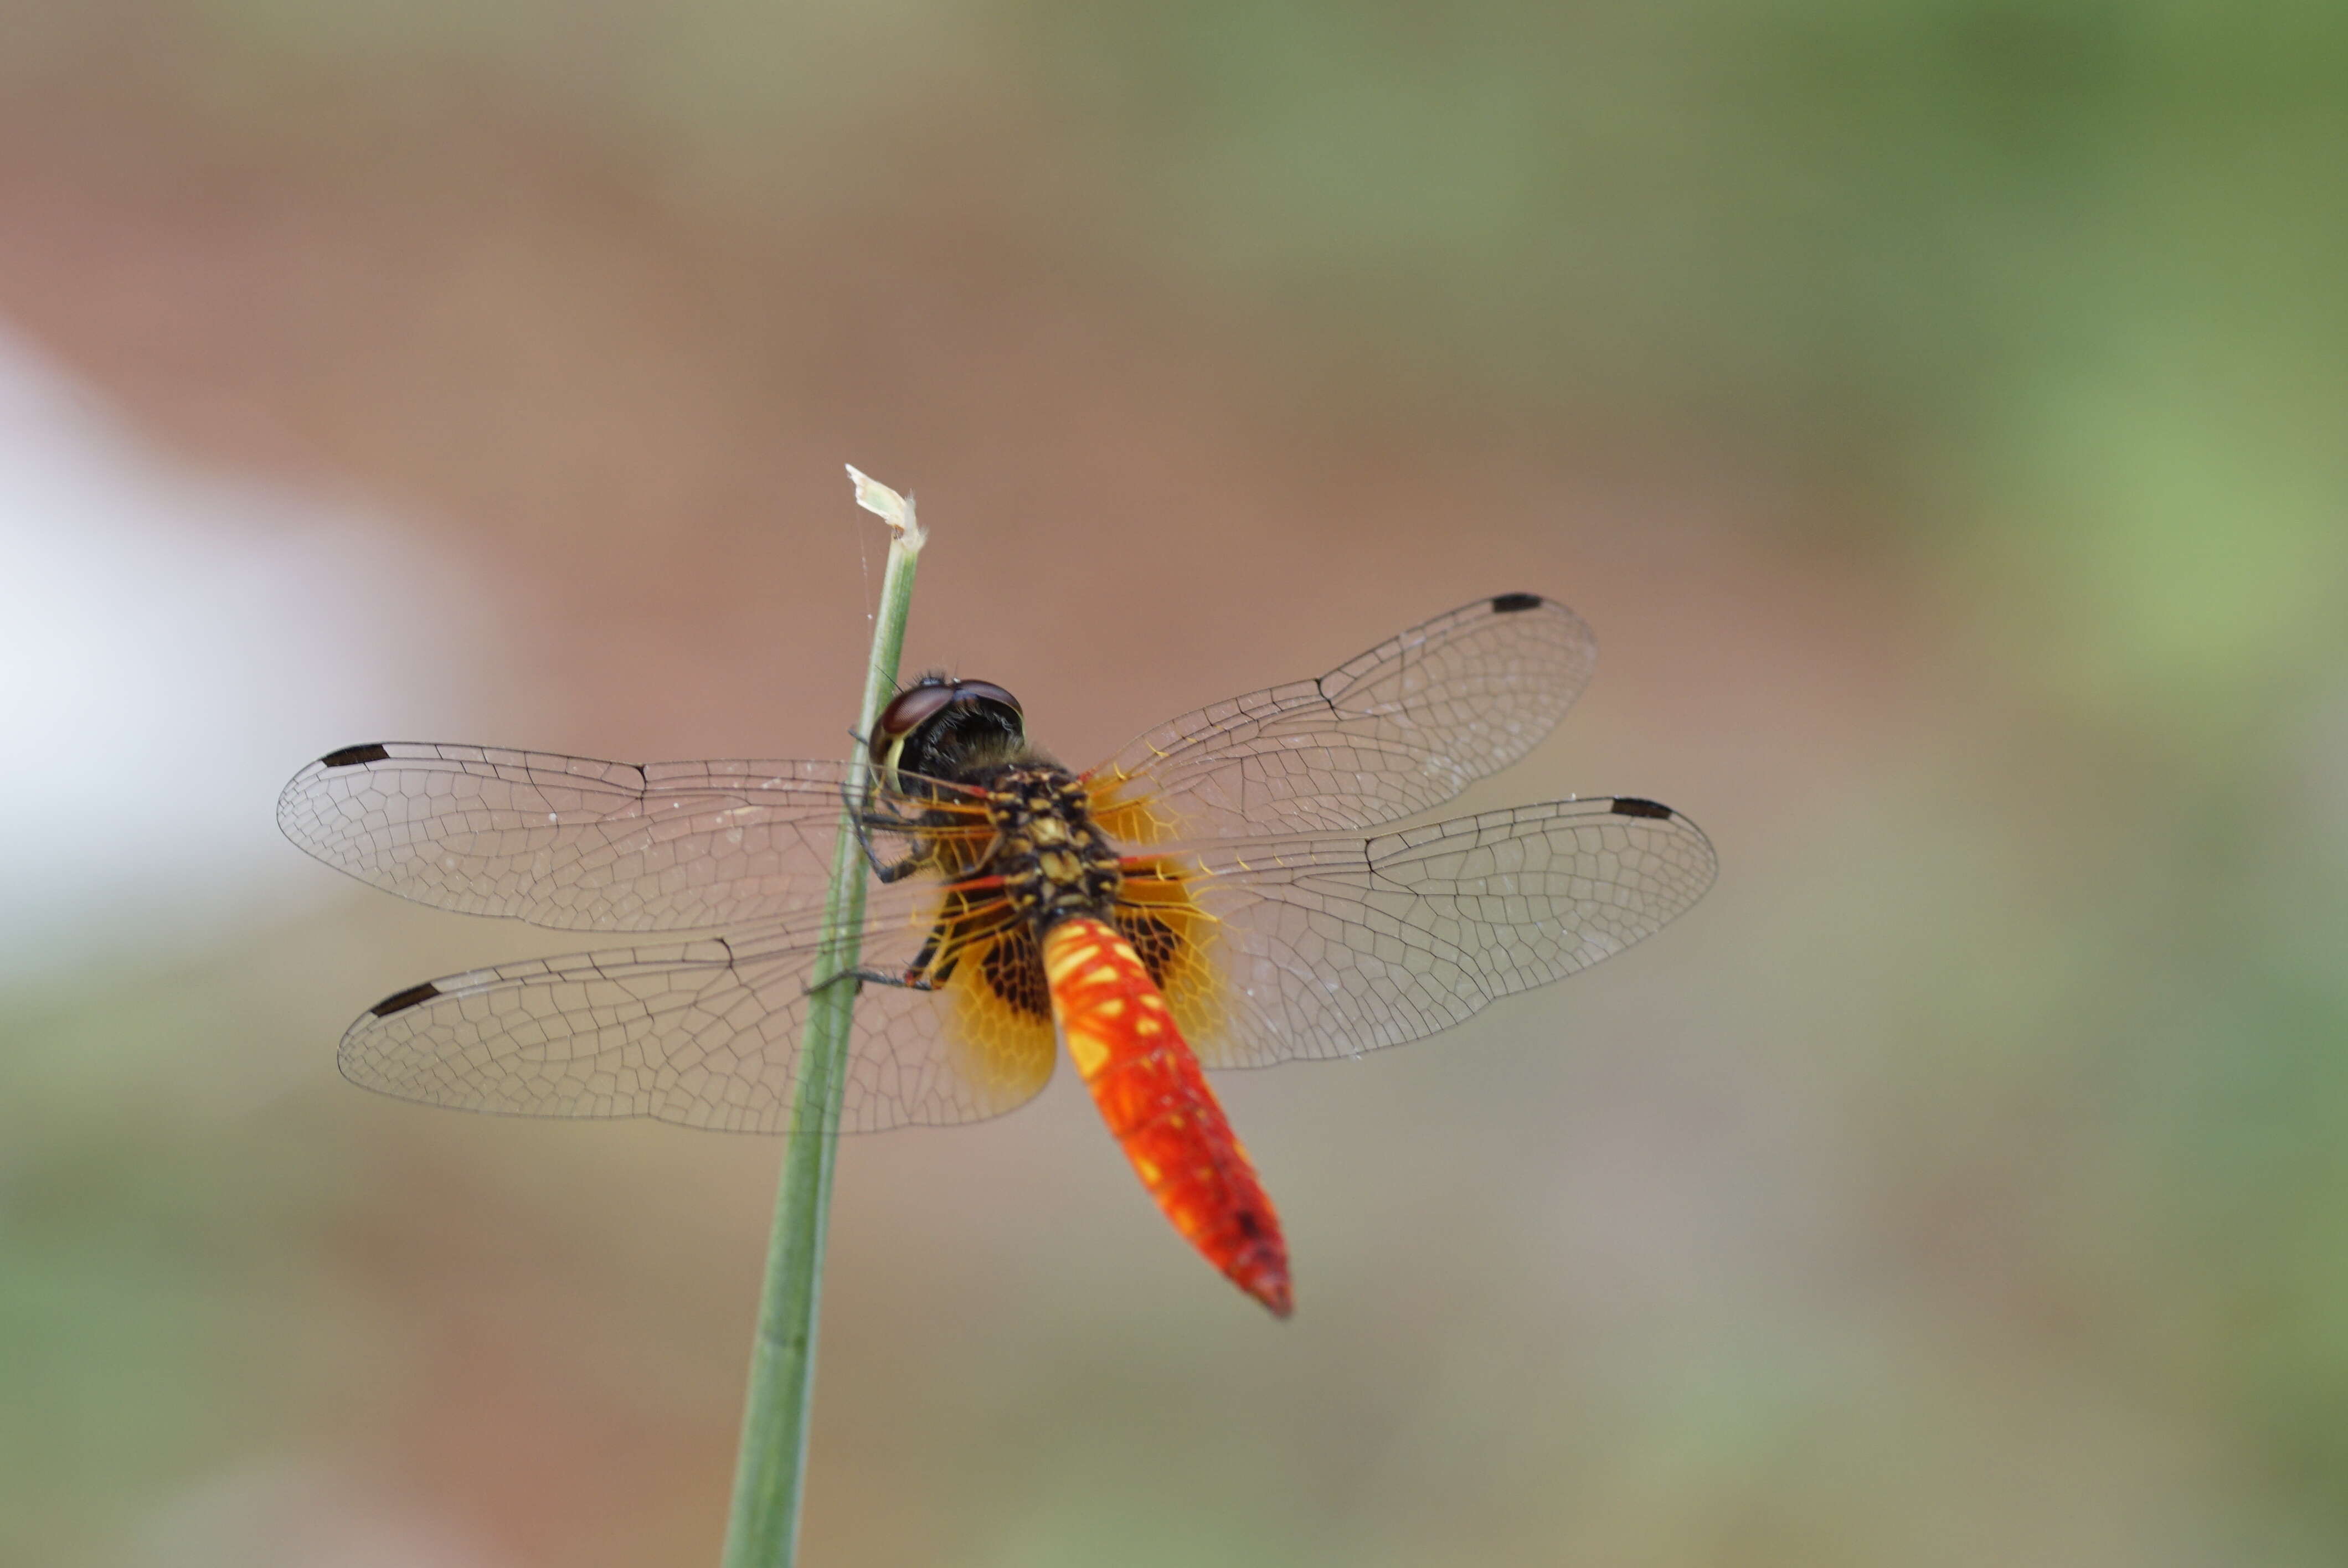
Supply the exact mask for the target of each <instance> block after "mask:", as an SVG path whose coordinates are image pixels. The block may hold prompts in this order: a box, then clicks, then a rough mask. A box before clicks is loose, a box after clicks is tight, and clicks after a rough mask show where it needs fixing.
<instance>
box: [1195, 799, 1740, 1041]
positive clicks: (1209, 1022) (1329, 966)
mask: <svg viewBox="0 0 2348 1568" xmlns="http://www.w3.org/2000/svg"><path fill="white" fill-rule="evenodd" d="M1193 864H1194V865H1195V866H1196V869H1197V871H1198V873H1199V875H1198V876H1196V877H1195V879H1194V880H1192V881H1191V882H1190V883H1189V884H1188V886H1189V889H1190V894H1191V897H1194V898H1195V899H1196V901H1197V903H1198V905H1199V907H1200V908H1201V909H1202V910H1203V911H1204V912H1205V913H1206V914H1207V915H1208V916H1209V917H1211V920H1212V922H1213V923H1212V924H1211V926H1210V935H1209V936H1208V937H1206V938H1205V940H1206V941H1207V942H1209V943H1210V944H1211V952H1210V961H1211V964H1212V967H1213V968H1214V969H1215V970H1216V972H1217V976H1218V979H1219V982H1220V983H1219V987H1218V992H1219V994H1218V995H1217V996H1216V997H1215V998H1214V999H1213V1002H1212V1005H1211V1006H1210V1007H1208V1008H1205V1009H1201V1022H1200V1032H1201V1033H1202V1034H1203V1035H1205V1036H1206V1038H1205V1039H1203V1040H1197V1041H1194V1042H1193V1043H1194V1044H1196V1045H1197V1046H1198V1048H1199V1051H1200V1060H1202V1061H1205V1062H1206V1063H1207V1064H1208V1065H1209V1066H1210V1067H1261V1066H1265V1065H1268V1064H1270V1063H1272V1062H1276V1061H1294V1060H1297V1059H1300V1058H1319V1057H1334V1056H1348V1055H1358V1054H1360V1053H1361V1052H1363V1051H1365V1050H1378V1049H1379V1048H1381V1047H1384V1046H1389V1045H1400V1044H1402V1043H1403V1042H1405V1041H1406V1040H1418V1039H1421V1038H1423V1037H1425V1036H1426V1035H1429V1034H1433V1033H1434V1032H1435V1031H1436V1030H1441V1029H1448V1028H1449V1027H1450V1026H1451V1025H1453V1024H1456V1023H1458V1022H1460V1021H1461V1020H1465V1019H1467V1018H1468V1017H1470V1016H1471V1015H1473V1014H1474V1013H1476V1012H1477V1011H1478V1010H1479V1009H1482V1008H1483V1007H1484V1006H1485V1005H1486V1004H1487V1003H1488V1002H1491V1001H1493V1000H1495V999H1498V998H1500V997H1504V996H1511V995H1514V994H1515V993H1516V992H1518V991H1521V990H1527V989H1531V988H1532V987H1534V986H1540V985H1547V984H1548V983H1549V982H1550V981H1551V980H1556V979H1563V978H1564V977H1565V976H1567V975H1570V974H1573V973H1576V972H1577V971H1579V970H1581V969H1585V968H1589V967H1590V966H1591V965H1592V964H1594V963H1596V962H1598V961H1599V960H1600V959H1601V958H1608V957H1610V956H1612V954H1615V953H1619V952H1621V951H1622V949H1623V948H1627V947H1629V946H1630V945H1631V944H1632V943H1633V942H1636V941H1638V940H1639V939H1640V938H1643V937H1646V936H1649V935H1651V934H1653V932H1655V931H1656V930H1659V929H1660V928H1662V927H1663V926H1664V925H1665V924H1667V923H1668V922H1669V921H1670V920H1672V919H1673V917H1675V916H1677V915H1679V914H1680V913H1681V912H1682V911H1683V910H1684V909H1686V908H1687V907H1689V906H1690V905H1692V904H1694V902H1695V901H1696V899H1697V898H1699V897H1702V896H1703V894H1704V889H1705V888H1707V887H1709V886H1711V885H1712V880H1713V875H1714V871H1715V859H1714V856H1713V851H1712V845H1711V844H1710V843H1709V842H1708V841H1707V840H1706V839H1705V838H1704V834H1703V833H1702V832H1701V831H1699V830H1698V829H1697V827H1696V825H1694V823H1692V822H1690V821H1688V820H1687V818H1685V817H1684V816H1682V815H1679V814H1678V813H1676V812H1674V811H1672V810H1671V809H1670V808H1669V807H1667V806H1662V805H1658V804H1654V803H1653V802H1652V801H1643V800H1633V799H1629V798H1620V799H1602V798H1601V799H1591V800H1575V801H1557V802H1551V803H1550V804H1542V805H1527V806H1518V807H1514V808H1512V809H1510V810H1507V811H1494V812H1487V813H1485V814H1483V815H1479V816H1469V817H1461V818H1458V819H1457V820H1455V821H1451V822H1443V823H1437V824H1434V825H1431V826H1426V827H1416V828H1410V829H1407V830H1405V831H1403V832H1399V833H1390V834H1384V835H1379V836H1377V837H1374V838H1362V837H1350V836H1340V835H1315V836H1309V837H1300V838H1291V839H1264V840H1258V841H1251V842H1235V843H1233V844H1231V845H1220V846H1214V847H1210V848H1209V849H1207V850H1205V851H1204V852H1202V853H1200V855H1198V856H1197V857H1196V859H1195V861H1194V862H1193Z"/></svg>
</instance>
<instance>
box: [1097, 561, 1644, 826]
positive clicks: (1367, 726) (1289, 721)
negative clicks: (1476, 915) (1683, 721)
mask: <svg viewBox="0 0 2348 1568" xmlns="http://www.w3.org/2000/svg"><path fill="white" fill-rule="evenodd" d="M1597 661H1598V644H1597V641H1596V639H1594V638H1593V637H1592V636H1591V632H1590V628H1589V627H1588V626H1586V625H1585V624H1583V622H1582V620H1581V617H1580V616H1578V615H1576V614H1574V613H1573V611H1571V610H1568V609H1567V608H1566V607H1565V606H1563V605H1561V604H1559V603H1557V602H1556V601H1555V600H1546V599H1542V598H1540V597H1539V596H1538V595H1535V594H1529V593H1511V594H1502V595H1500V596H1499V597H1498V598H1495V599H1481V600H1477V601H1476V602H1475V603H1473V604H1469V605H1465V606H1462V607H1461V608H1460V609H1457V610H1453V611H1452V612H1451V613H1450V614H1448V615H1442V616H1437V618H1436V619H1435V620H1430V621H1428V622H1426V624H1425V625H1423V626H1416V627H1413V628H1412V629H1411V630H1408V631H1406V632H1404V633H1402V634H1401V635H1400V636H1398V637H1395V638H1392V639H1390V640H1388V641H1385V642H1383V643H1381V644H1379V645H1378V646H1377V647H1375V648H1373V649H1371V650H1370V651H1368V652H1366V653H1365V654H1363V655H1362V656H1361V657H1360V658H1358V659H1354V660H1350V661H1347V662H1345V663H1344V664H1341V665H1339V666H1338V667H1337V668H1336V669H1334V670H1333V671H1330V672H1329V673H1328V674H1326V675H1323V676H1322V677H1321V678H1320V679H1319V680H1317V681H1300V682H1294V683H1292V684H1290V685H1286V686H1275V687H1272V689H1271V690H1269V691H1264V692H1254V693H1252V694H1251V695H1249V696H1245V697H1234V698H1232V699H1231V700H1230V701H1229V702H1218V703H1216V704H1215V705H1214V706H1212V707H1210V708H1202V709H1200V710H1199V711H1198V712H1195V713H1189V714H1185V715H1184V716H1183V717H1181V718H1179V719H1177V720H1175V721H1174V722H1173V723H1169V724H1167V725H1166V726H1164V727H1163V728H1161V729H1158V730H1155V731H1152V732H1151V733H1148V734H1146V735H1143V736H1141V737H1140V738H1139V739H1138V740H1136V741H1135V742H1134V743H1132V744H1130V745H1128V746H1127V747H1126V748H1125V750H1124V751H1122V752H1120V753H1117V756H1116V757H1115V758H1113V759H1112V760H1111V761H1110V762H1108V763H1107V764H1104V765H1102V766H1101V767H1099V768H1097V769H1095V770H1094V771H1093V773H1092V774H1090V775H1088V778H1089V781H1090V782H1091V783H1092V784H1093V786H1094V790H1095V795H1096V801H1097V808H1096V809H1097V812H1098V814H1099V815H1100V819H1101V821H1102V823H1103V825H1104V826H1106V827H1107V829H1108V831H1109V832H1110V833H1111V834H1113V835H1116V836H1117V837H1119V838H1122V839H1124V840H1126V841H1128V842H1131V843H1138V844H1162V843H1167V842H1169V841H1174V840H1179V839H1185V838H1204V837H1210V836H1221V835H1239V834H1261V833H1264V832H1267V831H1269V832H1308V831H1330V830H1337V829H1343V828H1349V827H1369V826H1375V825H1377V824H1380V823H1385V822H1395V821H1398V820H1400V819H1401V818H1403V817H1406V816H1410V815H1416V814H1417V813H1419V812H1422V811H1426V810H1428V809H1430V808H1432V807H1434V806H1437V805H1440V804H1442V803H1443V802H1445V801H1447V800H1449V799H1451V798H1452V797H1453V796H1454V795H1457V794H1458V793H1459V792H1460V791H1461V790H1463V789H1465V788H1467V787H1468V784H1470V783H1472V782H1474V781H1475V780H1477V779H1479V778H1482V777H1484V776H1485V775H1486V774H1492V773H1496V772H1498V770H1499V769H1501V768H1504V767H1507V766H1508V765H1509V764H1510V763H1513V762H1515V761H1517V760H1518V759H1519V758H1520V757H1522V756H1523V755H1524V754H1525V753H1527V752H1529V751H1530V750H1532V748H1533V747H1534V746H1535V745H1536V744H1537V743H1540V740H1541V738H1542V737H1543V736H1545V735H1547V734H1548V733H1550V730H1551V729H1553V728H1554V727H1555V726H1556V724H1557V722H1558V720H1560V718H1562V717H1564V715H1565V711H1566V709H1567V708H1569V707H1570V706H1571V705H1572V703H1573V700H1574V699H1575V698H1576V697H1578V696H1580V695H1581V689H1582V688H1583V687H1584V686H1585V685H1587V684H1589V682H1590V676H1591V671H1592V670H1593V669H1595V668H1596V666H1597Z"/></svg>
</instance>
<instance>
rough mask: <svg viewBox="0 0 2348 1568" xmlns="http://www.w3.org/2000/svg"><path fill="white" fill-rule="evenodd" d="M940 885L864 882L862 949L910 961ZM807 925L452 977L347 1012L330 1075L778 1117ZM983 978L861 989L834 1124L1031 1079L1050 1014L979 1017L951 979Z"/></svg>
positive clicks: (455, 1101)
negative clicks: (870, 894) (870, 902)
mask: <svg viewBox="0 0 2348 1568" xmlns="http://www.w3.org/2000/svg"><path fill="white" fill-rule="evenodd" d="M939 898H940V892H939V889H938V888H937V887H936V886H934V885H932V886H922V887H915V886H902V887H898V888H890V889H883V890H881V892H880V893H879V894H876V895H875V906H876V907H875V908H874V909H873V910H872V912H871V914H870V917H869V918H868V920H867V923H866V932H865V939H864V951H863V955H862V958H861V962H862V964H863V966H864V967H865V968H868V969H870V970H873V971H876V972H880V973H883V974H887V973H901V972H902V971H904V970H905V969H906V968H909V967H911V964H912V962H913V960H914V959H915V958H916V957H917V956H918V954H919V951H920V949H921V948H922V944H923V943H924V942H925V941H926V940H927V937H928V933H929V930H930V927H931V916H932V912H933V911H934V908H935V906H936V905H937V903H938V902H939ZM881 906H886V907H881ZM821 937H822V931H821V928H820V917H809V918H803V919H799V920H796V921H789V922H777V923H774V924H772V925H769V926H766V927H742V928H737V929H736V930H734V931H732V932H729V933H728V934H727V935H726V936H725V937H723V938H705V939H703V940H699V941H690V942H680V943H665V944H660V945H656V946H647V947H633V948H605V949H602V950H601V951H597V952H591V953H576V954H572V955H569V956H566V957H563V958H544V959H539V960H534V961H530V962H525V963H518V964H503V965H499V966H498V967H497V968H487V969H476V970H473V971H471V972H469V973H467V974H461V975H451V976H448V977H447V978H446V979H438V980H434V981H431V982H429V983H428V984H427V985H423V986H417V987H414V988H411V989H408V990H406V991H402V992H399V993H398V994H396V995H395V996H392V997H387V998H386V999H384V1000H383V1001H381V1002H378V1003H377V1004H376V1006H375V1007H374V1008H373V1009H369V1010H368V1011H367V1012H366V1014H364V1015H362V1016H361V1017H360V1019H359V1020H358V1021H357V1022H355V1023H354V1024H353V1025H351V1027H350V1030H348V1032H346V1033H345V1035H344V1036H343V1043H342V1051H341V1062H342V1069H343V1073H344V1075H345V1077H347V1078H349V1079H350V1080H351V1081H353V1082H355V1083H358V1084H361V1085H363V1086H365V1087H366V1088H369V1089H374V1090H379V1091H382V1092H384V1093H386V1094H392V1095H396V1096H398V1097H400V1098H402V1099H406V1100H417V1101H424V1102H429V1103H431V1104H436V1105H451V1106H459V1107H463V1108H465V1109H468V1110H474V1111H489V1112H505V1113H508V1114H514V1115H528V1116H581V1117H608V1116H649V1117H654V1118H655V1119H657V1120H660V1121H664V1122H681V1123H683V1124H685V1125H687V1126H693V1127H709V1128H717V1129H722V1130H726V1131H730V1132H781V1131H783V1130H784V1129H785V1127H786V1126H787V1125H788V1120H789V1116H790V1109H791V1096H792V1091H793V1083H794V1081H795V1077H796V1074H797V1071H798V1058H799V1040H800V1037H801V1033H802V1031H803V1030H804V1029H805V1026H806V1021H807V1005H808V980H809V979H810V978H811V976H812V974H813V971H814V968H815V960H816V956H817V952H818V949H819V946H820V939H821ZM984 979H985V976H984V973H983V968H981V967H980V965H979V964H978V963H976V962H973V963H970V964H968V965H967V966H966V967H965V970H963V971H958V972H957V975H956V977H955V979H954V981H953V983H951V984H949V985H948V986H947V987H946V988H944V989H939V990H921V989H909V988H906V987H901V986H882V985H872V986H867V987H865V988H864V990H863V994H862V995H861V996H860V998H859V999H858V1001H857V1004H856V1010H855V1018H854V1033H853V1035H852V1036H851V1038H850V1046H849V1057H848V1080H849V1081H848V1085H847V1091H846V1094H845V1096H844V1102H843V1109H842V1112H841V1118H840V1122H839V1127H838V1129H837V1130H838V1131H840V1132H877V1131H880V1130H882V1129H885V1128H890V1127H901V1126H906V1125H909V1124H931V1125H935V1124H942V1123H946V1122H974V1121H978V1120H981V1119H983V1118H984V1117H988V1116H993V1115H996V1114H999V1113H1001V1112H1004V1111H1008V1110H1010V1109H1012V1108H1013V1107H1014V1106H1016V1105H1019V1104H1022V1103H1024V1102H1026V1101H1027V1100H1029V1099H1031V1098H1033V1097H1034V1096H1035V1094H1036V1093H1037V1092H1038V1091H1041V1090H1042V1089H1043V1087H1044V1084H1045V1082H1046V1081H1048V1080H1049V1079H1050V1077H1051V1072H1052V1037H1051V1030H1050V1027H1049V1024H1048V1023H1045V1024H1044V1025H1043V1027H1042V1028H1041V1030H1035V1029H1034V1028H1032V1027H1031V1028H1028V1029H1026V1030H1018V1031H1013V1032H1012V1033H1011V1034H1009V1035H1006V1034H1005V1032H1004V1030H1002V1029H1001V1028H1000V1027H999V1020H995V1024H996V1027H994V1028H993V1029H990V1020H988V1019H986V1018H984V1017H983V1016H973V1011H974V1009H976V1008H977V1006H978V1004H974V1003H973V1000H972V999H970V998H966V997H965V996H964V995H963V992H964V991H979V990H983V983H984Z"/></svg>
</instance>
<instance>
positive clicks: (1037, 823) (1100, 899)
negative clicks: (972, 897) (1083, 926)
mask: <svg viewBox="0 0 2348 1568" xmlns="http://www.w3.org/2000/svg"><path fill="white" fill-rule="evenodd" d="M986 814H987V817H988V820H989V821H990V822H991V823H992V824H993V825H994V850H993V852H992V853H991V854H990V855H988V856H987V858H986V864H985V866H984V867H983V870H984V871H985V872H986V873H987V874H990V875H997V876H1001V877H1002V878H1003V890H1004V897H1006V898H1008V899H1009V900H1010V902H1011V907H1013V908H1014V909H1015V910H1017V911H1018V912H1019V913H1020V914H1021V915H1023V916H1025V917H1026V918H1027V919H1028V920H1029V921H1030V922H1032V923H1033V924H1034V926H1035V929H1037V930H1038V931H1042V930H1045V929H1046V928H1048V927H1051V926H1054V925H1056V924H1057V923H1058V922H1060V921H1062V920H1065V919H1067V918H1068V917H1071V916H1075V915H1091V916H1094V917H1098V918H1101V919H1107V918H1110V917H1112V915H1113V913H1114V911H1115V908H1116V905H1117V893H1118V891H1119V890H1120V889H1121V888H1123V886H1125V872H1124V870H1123V868H1122V866H1121V865H1120V861H1119V856H1118V854H1117V846H1116V845H1114V844H1112V843H1111V842H1110V841H1109V838H1108V836H1107V835H1106V834H1104V833H1102V832H1101V830H1100V829H1099V828H1098V827H1097V826H1095V825H1093V817H1092V802H1091V798H1090V796H1089V795H1088V794H1086V790H1085V786H1084V784H1083V783H1082V782H1081V781H1080V780H1078V779H1077V778H1076V775H1075V774H1071V773H1069V772H1068V771H1067V770H1066V769H1065V768H1060V767H1056V766H1054V765H1052V764H1047V763H1035V764H1014V765H1012V766H1009V767H1006V768H1004V769H1003V770H1002V771H1001V772H999V773H997V774H995V775H994V778H992V779H990V780H989V781H988V782H987V790H986Z"/></svg>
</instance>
